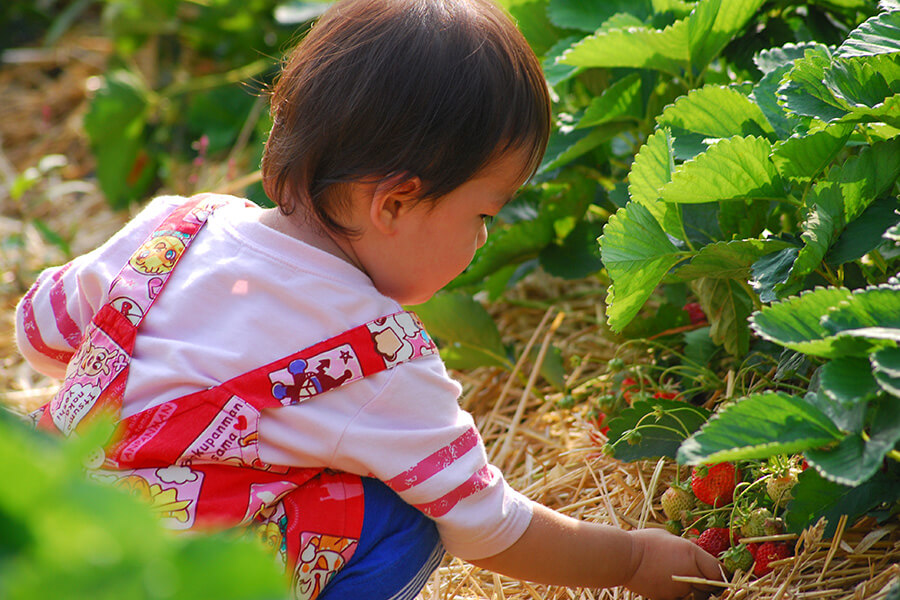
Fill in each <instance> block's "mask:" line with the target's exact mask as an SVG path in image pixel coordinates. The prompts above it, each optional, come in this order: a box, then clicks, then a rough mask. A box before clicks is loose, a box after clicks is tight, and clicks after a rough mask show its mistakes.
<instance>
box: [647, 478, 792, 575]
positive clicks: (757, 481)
mask: <svg viewBox="0 0 900 600" xmlns="http://www.w3.org/2000/svg"><path fill="white" fill-rule="evenodd" d="M798 471H799V468H789V469H780V470H775V469H771V468H767V467H765V466H764V467H763V468H762V469H747V474H746V478H747V479H749V481H747V482H745V481H744V480H745V473H742V470H741V468H739V467H738V466H736V465H734V464H732V463H727V462H725V463H718V464H714V465H709V466H699V467H694V468H693V470H692V472H691V477H690V482H688V483H673V484H671V485H670V486H669V487H668V488H667V489H666V490H665V491H664V492H663V494H662V497H661V498H660V502H661V504H662V509H663V512H664V513H665V514H666V517H667V518H668V519H669V520H668V522H667V523H666V528H667V529H669V531H671V532H673V533H676V534H680V535H683V536H685V537H687V538H689V539H691V540H693V541H694V542H695V543H696V544H697V545H699V546H700V547H701V548H703V549H704V550H705V551H706V552H708V553H710V554H712V555H713V556H715V557H716V558H718V559H719V560H721V561H722V564H723V565H724V566H725V568H726V569H727V570H728V571H729V572H732V573H734V572H737V571H742V572H748V571H751V570H752V572H753V574H754V575H756V576H757V577H761V576H763V575H765V574H767V573H769V572H770V571H771V570H772V566H771V563H773V562H775V561H778V560H781V559H784V558H787V557H788V556H790V555H791V548H790V546H789V545H788V544H787V543H786V542H784V541H781V540H778V539H773V540H758V541H756V542H754V541H749V542H747V543H743V542H741V540H742V539H747V538H757V539H758V538H765V537H775V538H777V537H778V535H779V534H781V533H783V532H784V527H783V523H782V520H781V519H780V518H778V517H777V516H776V514H777V513H778V512H779V511H780V510H781V509H783V508H784V506H785V504H786V503H787V501H788V500H789V499H790V497H791V491H792V488H793V486H794V484H795V483H796V481H797V472H798ZM739 486H740V487H739ZM736 489H739V490H740V492H739V493H740V496H739V497H738V498H736V497H735V495H736V494H735V491H736ZM763 490H765V491H764V492H763Z"/></svg>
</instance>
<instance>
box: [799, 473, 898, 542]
mask: <svg viewBox="0 0 900 600" xmlns="http://www.w3.org/2000/svg"><path fill="white" fill-rule="evenodd" d="M797 479H798V481H797V485H795V486H794V489H793V490H792V491H791V494H792V495H793V497H794V498H793V499H792V500H791V501H790V502H788V505H787V511H786V512H785V522H786V524H787V529H788V531H790V532H791V533H797V534H799V533H800V532H802V531H803V530H804V529H806V528H807V527H809V525H810V524H812V523H816V522H817V521H818V520H819V519H820V518H822V517H824V518H825V519H826V520H827V521H828V523H827V525H826V527H825V535H826V537H831V536H832V535H834V532H835V529H836V527H837V524H838V521H839V520H840V517H841V515H848V517H849V520H850V522H854V521H856V519H857V518H859V517H861V516H862V515H864V514H866V513H867V512H868V511H870V510H872V509H873V508H875V507H876V506H879V505H880V504H882V503H883V502H887V503H891V502H895V501H897V500H898V499H900V479H898V478H897V477H896V476H891V475H888V474H883V473H876V474H875V475H874V476H873V477H872V478H870V479H869V480H868V481H865V482H863V483H862V484H861V485H859V486H857V487H850V486H845V485H841V484H839V483H835V482H833V481H829V480H828V479H825V478H824V477H823V476H822V475H820V474H819V473H818V472H817V471H816V470H815V469H807V470H805V471H803V472H802V473H800V475H799V477H798V478H797Z"/></svg>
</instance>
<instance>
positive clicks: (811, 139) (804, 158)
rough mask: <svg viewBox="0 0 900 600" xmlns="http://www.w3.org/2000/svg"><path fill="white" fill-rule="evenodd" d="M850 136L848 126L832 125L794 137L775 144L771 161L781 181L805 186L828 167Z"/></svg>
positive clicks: (849, 126) (850, 131)
mask: <svg viewBox="0 0 900 600" xmlns="http://www.w3.org/2000/svg"><path fill="white" fill-rule="evenodd" d="M851 133H853V126H852V125H849V124H836V125H833V126H831V127H826V128H825V129H821V130H819V131H817V132H815V133H811V134H809V135H799V134H795V135H793V136H791V137H790V138H788V139H786V140H783V141H780V142H776V143H775V145H774V146H773V148H772V156H771V158H772V162H773V163H775V168H777V169H778V172H779V173H780V174H781V176H782V177H784V178H785V179H787V180H789V181H791V182H793V183H806V182H807V181H809V180H810V179H812V178H814V177H816V176H817V175H818V174H819V173H821V172H822V171H823V170H824V169H825V168H826V167H827V166H828V165H830V164H831V161H833V160H834V159H835V157H836V156H837V155H838V153H839V152H840V151H841V150H843V149H844V145H845V144H846V143H847V140H848V139H849V138H850V134H851Z"/></svg>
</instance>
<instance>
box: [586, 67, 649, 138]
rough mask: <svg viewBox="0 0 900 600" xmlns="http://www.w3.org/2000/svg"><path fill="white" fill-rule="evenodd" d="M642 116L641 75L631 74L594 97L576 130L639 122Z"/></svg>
mask: <svg viewBox="0 0 900 600" xmlns="http://www.w3.org/2000/svg"><path fill="white" fill-rule="evenodd" d="M643 116H644V102H643V95H642V94H641V74H640V73H631V74H629V75H626V76H625V77H623V78H622V79H620V80H618V81H616V82H615V83H613V84H612V85H611V86H609V87H608V88H606V89H605V90H604V91H603V93H602V94H600V95H599V96H595V97H594V98H593V99H592V100H591V103H590V104H589V105H588V107H587V108H586V109H585V111H584V115H582V117H581V119H580V120H579V121H578V124H577V125H576V126H575V128H576V129H583V128H585V127H592V126H594V125H599V124H601V123H608V122H610V121H622V120H633V121H637V120H640V119H641V117H643Z"/></svg>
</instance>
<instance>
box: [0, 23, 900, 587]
mask: <svg viewBox="0 0 900 600" xmlns="http://www.w3.org/2000/svg"><path fill="white" fill-rule="evenodd" d="M108 53H109V47H108V44H107V43H106V42H105V41H103V40H102V39H101V38H100V37H98V36H93V35H92V34H91V32H85V31H79V32H74V33H73V34H72V35H70V36H68V38H66V39H64V40H63V41H62V43H61V44H59V46H58V48H57V49H53V50H42V49H37V50H28V51H17V52H16V53H13V54H11V55H7V60H6V61H5V63H6V64H4V65H2V66H0V96H2V97H3V98H4V102H3V103H2V104H0V180H2V186H0V239H2V240H3V243H2V244H0V273H2V275H0V356H2V357H3V358H2V361H3V362H2V369H0V403H3V404H5V405H7V406H10V407H12V408H14V409H16V410H19V411H24V410H26V409H28V408H31V407H36V406H38V405H40V404H42V403H43V402H45V401H47V400H48V399H49V398H50V397H51V396H52V394H53V392H54V390H55V388H56V386H57V385H58V383H59V382H57V381H53V380H49V379H47V378H45V377H43V376H40V375H38V374H36V373H34V372H33V371H32V370H31V369H30V368H29V367H28V366H27V365H25V364H24V362H23V361H22V360H21V358H20V357H18V355H17V353H16V350H15V345H14V339H13V308H14V306H15V303H16V301H17V300H18V298H19V297H21V295H22V294H23V293H24V292H25V290H27V288H28V286H29V285H30V284H31V282H32V281H33V280H34V277H35V276H36V274H37V273H38V272H39V270H40V269H41V268H43V267H44V266H47V265H50V264H58V263H60V262H63V261H64V260H66V259H67V257H68V256H69V255H74V254H78V253H81V252H84V251H86V250H89V249H91V248H93V247H95V246H97V245H99V244H100V243H101V242H102V241H103V240H105V239H106V238H107V237H108V236H109V235H110V234H111V233H112V232H114V231H115V230H116V229H117V228H118V227H119V226H121V224H122V223H123V222H124V221H126V220H127V219H128V217H129V215H128V214H127V213H121V214H120V213H112V212H110V211H109V210H108V208H107V207H106V205H105V203H104V201H103V198H102V196H101V194H100V193H99V191H98V190H97V187H96V184H95V183H94V182H93V181H92V179H91V171H92V169H93V161H92V159H91V156H90V153H89V151H88V149H87V143H86V139H85V137H84V135H83V134H82V132H81V130H80V121H81V118H82V117H83V115H84V113H85V110H86V104H85V102H86V100H85V83H86V81H87V80H88V79H89V78H90V77H91V76H93V75H96V74H99V73H102V72H103V69H104V66H105V60H106V58H107V56H108ZM57 153H58V154H62V155H64V156H65V164H64V166H62V167H61V168H53V169H50V170H49V171H48V174H47V175H45V176H43V177H42V178H41V179H40V181H39V182H38V183H37V185H36V186H35V187H34V188H32V189H31V190H30V191H28V192H26V193H25V194H24V195H23V196H22V198H21V199H20V200H18V201H14V200H13V199H12V196H11V194H10V187H11V185H12V182H13V181H14V180H15V179H16V177H17V176H19V175H20V174H22V173H24V172H25V171H26V169H28V168H30V167H36V166H37V165H38V164H39V162H40V160H41V158H42V157H44V156H46V155H49V154H57ZM44 166H45V167H46V166H47V165H44ZM251 179H252V177H251ZM212 187H214V188H215V187H217V186H216V185H214V184H213V185H212ZM222 187H223V184H219V186H218V189H222ZM228 191H231V192H234V191H239V190H236V189H235V188H234V186H233V185H230V186H228ZM42 230H44V231H47V230H49V231H51V232H55V233H56V234H58V237H59V239H56V240H54V239H50V238H48V236H47V235H46V233H42ZM603 287H604V286H603V285H601V284H600V283H599V282H597V281H581V282H574V283H573V282H563V281H560V280H555V279H552V278H549V277H547V276H545V275H540V274H538V275H534V276H532V277H529V278H527V279H526V280H525V281H523V282H522V283H521V284H520V285H518V286H517V288H516V289H515V290H513V291H512V293H511V294H510V295H509V298H508V299H507V300H505V301H504V303H503V304H502V305H501V306H494V307H493V308H492V310H494V311H495V317H496V319H497V322H498V324H499V326H500V329H501V331H502V333H503V335H504V337H505V340H506V341H507V342H511V343H513V344H514V346H515V347H516V348H517V350H518V353H519V357H521V358H520V360H519V362H518V364H517V365H516V371H515V372H514V373H512V374H510V373H507V372H505V371H501V370H497V369H488V368H483V369H476V370H474V371H472V372H468V373H458V374H457V376H458V378H459V379H460V380H461V381H462V382H463V384H464V386H465V388H466V394H465V396H464V398H463V404H464V407H465V408H466V409H467V410H469V411H471V412H472V413H473V414H474V415H475V418H476V421H477V423H478V425H479V428H480V430H481V432H482V434H483V437H484V439H485V443H486V445H487V449H488V453H489V455H490V457H491V459H492V461H493V462H494V463H495V464H497V465H498V466H499V467H500V468H501V469H502V470H503V471H504V472H505V474H506V476H507V478H508V480H509V482H510V483H511V485H512V486H513V487H515V488H516V489H518V490H520V491H522V492H523V493H525V494H526V495H527V496H529V497H530V498H532V499H534V500H536V501H539V502H542V503H544V504H546V505H547V506H550V507H552V508H555V509H557V510H559V511H560V512H562V513H565V514H567V515H570V516H573V517H576V518H579V519H585V520H590V521H595V522H602V523H609V524H613V525H617V526H621V527H623V528H627V529H631V528H639V527H661V526H662V525H661V523H662V522H663V521H664V516H663V515H662V513H661V509H660V506H659V496H660V495H661V493H662V491H663V490H664V489H665V484H666V483H668V482H669V481H670V480H672V479H673V478H674V472H675V469H676V466H675V465H674V464H673V463H672V462H671V461H659V462H657V461H645V462H641V463H635V464H624V463H621V462H618V461H615V460H613V459H611V458H608V457H606V456H605V455H604V454H603V453H602V452H601V445H602V442H603V441H604V440H603V438H602V436H601V435H600V434H599V433H598V432H597V431H596V430H595V429H594V428H593V427H592V426H591V425H590V424H589V423H588V420H587V415H586V406H583V405H582V406H578V407H576V408H574V409H572V410H559V409H557V408H556V407H555V404H554V400H556V399H558V397H559V394H558V393H556V392H555V391H554V390H553V389H552V388H550V387H549V386H548V385H547V384H546V382H545V381H544V380H543V379H542V378H541V377H540V376H539V375H538V371H539V363H540V361H541V360H542V359H543V357H544V356H545V355H546V352H547V351H548V348H550V345H551V344H552V345H553V346H555V347H556V348H558V349H560V350H561V352H562V355H563V359H564V364H565V365H566V369H567V383H568V384H570V385H577V384H579V383H581V382H583V381H585V380H587V379H591V378H600V381H602V380H603V378H604V377H605V372H604V369H605V361H606V360H608V359H609V358H610V357H612V356H613V355H614V354H615V351H616V344H615V340H614V337H613V336H612V335H610V334H609V332H608V331H607V330H606V329H605V327H604V326H603V318H602V308H600V303H601V301H602V298H603ZM684 475H685V473H684V472H683V473H682V477H684ZM821 532H822V524H820V525H819V526H818V527H813V528H811V529H809V530H807V531H806V532H804V533H803V534H802V535H801V536H799V537H790V536H787V537H788V539H790V540H791V542H792V543H794V544H795V547H796V553H795V556H794V557H792V558H789V559H786V560H784V561H781V564H780V565H779V566H778V567H777V568H776V569H775V571H773V572H772V573H770V574H769V575H767V576H765V577H762V578H759V579H754V578H752V577H750V576H748V575H744V574H737V575H735V576H734V577H732V578H731V579H730V581H729V582H727V583H724V584H716V585H717V587H716V590H717V591H716V592H715V597H717V598H722V599H734V600H737V599H744V600H778V599H788V598H797V599H800V598H823V599H839V600H844V599H846V600H850V599H854V600H863V599H871V600H881V599H885V598H887V597H888V593H889V589H890V588H891V585H892V584H896V585H900V561H898V557H900V528H898V527H897V524H896V523H891V524H889V525H887V526H883V527H878V526H876V524H874V522H871V521H865V520H864V521H862V522H860V523H856V524H852V523H846V522H841V523H840V524H839V526H838V533H837V534H836V535H835V537H834V538H833V539H831V540H827V539H823V538H822V535H821ZM421 598H422V599H423V600H432V599H433V600H437V599H441V600H462V599H470V598H483V599H488V598H491V599H500V600H502V599H508V600H526V599H576V598H578V599H581V598H583V599H595V600H600V599H611V598H623V599H626V598H637V597H636V596H634V595H632V594H631V593H630V592H628V591H626V590H620V589H611V590H580V589H569V588H561V587H548V586H542V585H532V584H528V583H525V582H520V581H517V580H512V579H508V578H506V577H502V576H498V575H495V574H492V573H489V572H486V571H482V570H480V569H477V568H475V567H473V566H471V565H468V564H465V563H463V562H461V561H458V560H455V559H451V558H448V559H445V562H444V564H443V565H442V566H441V568H440V569H439V570H438V571H437V572H436V573H435V575H434V576H433V577H432V578H431V580H429V582H428V584H427V585H426V587H425V589H424V591H423V592H422V595H421Z"/></svg>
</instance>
